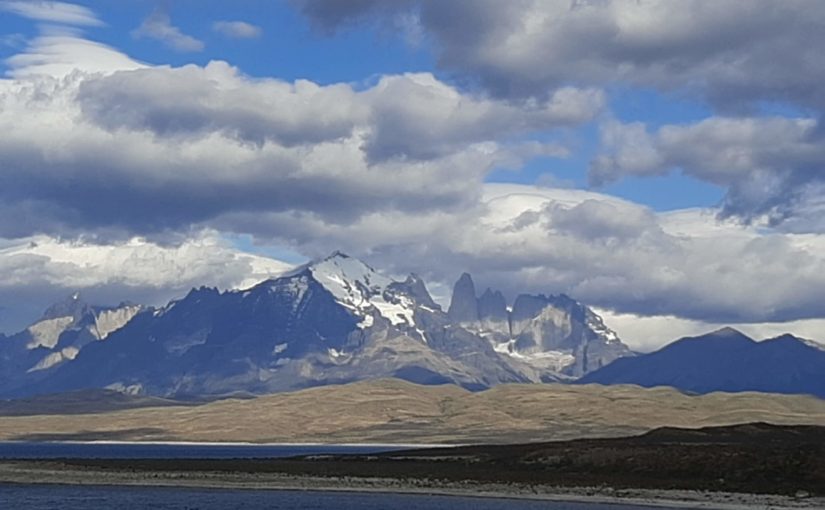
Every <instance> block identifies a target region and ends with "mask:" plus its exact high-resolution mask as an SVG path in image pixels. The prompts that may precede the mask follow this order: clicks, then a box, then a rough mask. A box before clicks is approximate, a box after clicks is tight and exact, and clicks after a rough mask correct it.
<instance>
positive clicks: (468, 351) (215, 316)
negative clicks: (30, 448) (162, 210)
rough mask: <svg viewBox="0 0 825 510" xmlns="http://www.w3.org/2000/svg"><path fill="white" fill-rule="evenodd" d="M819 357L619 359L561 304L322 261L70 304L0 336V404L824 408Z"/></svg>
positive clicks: (752, 352)
mask: <svg viewBox="0 0 825 510" xmlns="http://www.w3.org/2000/svg"><path fill="white" fill-rule="evenodd" d="M823 357H825V352H823V351H822V350H820V349H818V348H816V347H814V346H812V345H809V344H807V343H805V342H804V341H802V340H800V339H796V338H794V337H791V336H789V335H786V336H785V337H781V338H779V339H776V340H770V341H766V342H755V341H753V340H751V339H749V338H747V337H745V336H744V335H742V334H741V333H738V332H735V331H733V330H724V331H720V332H716V333H712V334H710V335H706V336H705V337H699V338H694V339H683V340H679V341H677V342H674V343H673V344H672V345H670V346H667V347H665V348H663V349H662V350H661V351H658V352H655V353H650V354H643V355H639V354H637V353H634V352H632V351H631V350H630V349H629V348H628V347H627V345H625V344H624V343H623V342H622V341H621V339H619V337H618V335H617V334H616V333H615V332H614V331H612V330H610V329H609V328H608V327H607V326H606V325H605V324H604V322H603V321H602V319H601V317H599V316H598V315H597V314H596V313H595V312H594V311H593V310H592V309H591V308H589V307H587V306H586V305H584V304H582V303H580V302H578V301H576V300H574V299H572V298H570V297H569V296H566V295H563V294H561V295H550V296H546V295H530V294H521V295H518V296H516V298H515V299H514V300H513V301H512V304H510V303H508V301H507V300H506V298H505V297H504V295H503V294H502V293H501V292H499V291H497V290H494V289H489V288H488V289H486V290H485V291H484V292H482V293H481V294H480V295H479V294H478V292H477V291H476V288H475V284H474V282H473V279H472V277H471V276H470V275H469V274H466V273H465V274H463V275H461V277H460V278H459V279H458V281H457V282H456V283H455V286H454V288H453V294H452V298H451V301H450V306H449V308H448V309H447V310H446V311H445V310H443V309H442V308H441V306H440V305H439V304H438V303H436V302H435V300H433V298H432V297H431V295H430V294H429V292H428V290H427V287H426V284H425V282H424V281H423V280H422V279H421V278H419V277H418V276H416V275H414V274H411V275H409V276H408V277H407V278H406V279H404V280H400V281H399V280H393V279H391V278H388V277H386V276H384V275H382V274H381V273H379V272H377V271H375V270H374V269H373V268H371V267H370V266H369V265H367V264H365V263H364V262H362V261H360V260H358V259H356V258H353V257H349V256H347V255H345V254H343V253H340V252H335V253H333V254H331V255H330V256H329V257H326V258H324V259H320V260H317V261H314V262H311V263H308V264H306V265H303V266H300V267H297V268H295V269H294V270H292V271H290V272H287V273H285V274H282V275H280V276H278V277H275V278H272V279H269V280H266V281H263V282H261V283H259V284H257V285H255V286H253V287H251V288H248V289H244V290H231V291H224V292H221V291H218V290H217V289H214V288H207V287H201V288H198V289H193V290H192V291H190V292H189V293H188V294H187V295H186V296H184V297H183V298H181V299H178V300H175V301H172V302H170V303H169V304H167V305H166V306H163V307H159V308H155V307H149V306H141V305H135V304H130V303H122V304H121V305H118V306H115V307H96V306H90V305H88V304H86V303H84V302H83V299H82V298H81V296H80V295H79V294H74V295H72V296H71V297H70V298H69V299H68V300H66V301H65V302H64V303H60V304H57V305H54V306H52V307H51V308H49V309H48V310H47V311H46V312H45V313H44V315H43V317H42V318H41V319H40V320H39V321H37V322H36V323H35V324H33V325H31V326H30V327H28V328H27V329H26V330H24V331H22V332H20V333H17V334H15V335H12V336H10V337H3V336H2V335H0V396H2V397H5V398H19V397H30V396H33V395H41V394H53V393H63V392H76V391H81V390H87V389H107V390H115V391H118V392H122V393H129V394H135V395H146V396H154V397H172V398H177V399H201V398H213V397H221V396H227V395H252V394H267V393H275V392H282V391H290V390H296V389H301V388H307V387H312V386H321V385H328V384H338V383H349V382H353V381H359V380H370V379H377V378H384V377H394V378H399V379H404V380H407V381H410V382H414V383H419V384H447V383H451V384H457V385H459V386H462V387H464V388H467V389H471V390H480V389H485V388H489V387H491V386H495V385H498V384H503V383H542V382H583V383H590V382H592V383H601V384H616V383H631V384H637V385H641V386H657V385H669V386H673V387H676V388H678V389H681V390H684V391H688V392H695V393H707V392H711V391H718V390H723V391H744V390H755V391H768V392H779V393H810V394H814V395H819V396H825V386H824V385H823V383H825V380H824V379H823V378H822V377H819V376H818V374H822V373H825V359H823Z"/></svg>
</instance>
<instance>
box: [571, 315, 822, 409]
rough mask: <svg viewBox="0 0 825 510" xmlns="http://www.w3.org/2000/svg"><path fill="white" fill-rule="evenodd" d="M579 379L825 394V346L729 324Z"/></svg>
mask: <svg viewBox="0 0 825 510" xmlns="http://www.w3.org/2000/svg"><path fill="white" fill-rule="evenodd" d="M578 382H580V383H599V384H637V385H639V386H645V387H652V386H672V387H674V388H677V389H680V390H682V391H685V392H690V393H699V394H705V393H711V392H714V391H727V392H740V391H761V392H769V393H786V394H794V393H797V394H810V395H816V396H818V397H820V398H825V350H823V349H822V347H820V346H817V345H816V344H814V343H812V342H808V341H805V340H802V339H799V338H796V337H794V336H792V335H782V336H780V337H777V338H771V339H769V340H764V341H761V342H757V341H755V340H753V339H751V338H749V337H747V336H745V335H744V334H742V333H740V332H739V331H736V330H735V329H731V328H725V329H721V330H719V331H715V332H713V333H709V334H707V335H702V336H698V337H689V338H682V339H680V340H677V341H675V342H673V343H671V344H669V345H667V346H665V347H663V348H662V349H660V350H658V351H656V352H652V353H650V354H644V355H640V356H636V357H634V358H626V359H620V360H616V361H614V362H613V363H611V364H610V365H608V366H605V367H603V368H601V369H599V370H596V371H594V372H591V373H589V374H586V375H585V376H584V377H582V378H581V379H579V381H578Z"/></svg>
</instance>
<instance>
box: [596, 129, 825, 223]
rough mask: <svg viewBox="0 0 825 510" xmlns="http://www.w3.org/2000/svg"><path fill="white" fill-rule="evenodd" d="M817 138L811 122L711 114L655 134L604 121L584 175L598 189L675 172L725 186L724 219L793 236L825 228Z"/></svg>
mask: <svg viewBox="0 0 825 510" xmlns="http://www.w3.org/2000/svg"><path fill="white" fill-rule="evenodd" d="M823 141H825V138H823V136H822V134H821V128H820V126H819V125H818V123H817V121H816V120H814V119H810V118H782V117H759V118H756V117H737V118H725V117H711V118H708V119H704V120H702V121H700V122H697V123H694V124H685V125H665V126H662V127H660V128H658V129H657V130H656V131H655V132H650V131H649V130H648V129H647V128H646V126H644V125H643V124H641V123H631V124H621V123H618V122H608V123H606V124H605V125H604V126H603V127H602V142H603V143H602V152H601V154H600V155H598V156H597V157H596V159H595V160H594V161H593V163H592V165H591V168H590V178H591V180H592V181H593V182H594V183H597V184H601V183H604V182H607V181H612V180H616V179H619V178H620V177H623V176H627V175H634V176H649V175H664V174H667V173H669V172H672V171H674V170H677V169H678V170H680V171H681V172H683V173H685V174H687V175H690V176H692V177H695V178H697V179H701V180H703V181H707V182H711V183H713V184H717V185H720V186H724V187H726V188H727V190H728V192H727V196H726V197H725V201H724V204H723V208H722V214H723V215H725V216H735V217H738V218H743V219H745V220H747V221H752V220H759V219H760V218H762V217H767V218H768V220H769V221H771V222H773V223H775V224H783V223H784V224H785V227H787V228H791V229H794V230H797V231H804V230H809V229H811V230H814V231H817V230H818V229H822V228H823V226H825V225H823V222H822V220H821V213H822V212H823V209H822V205H821V198H820V197H821V194H820V193H817V190H820V189H822V187H825V176H823V174H822V171H821V169H822V168H823V166H825V144H823ZM788 220H790V221H788ZM819 231H821V230H819Z"/></svg>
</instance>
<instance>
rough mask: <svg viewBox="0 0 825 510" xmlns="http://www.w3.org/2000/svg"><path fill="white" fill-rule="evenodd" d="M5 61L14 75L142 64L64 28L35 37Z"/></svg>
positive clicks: (104, 70)
mask: <svg viewBox="0 0 825 510" xmlns="http://www.w3.org/2000/svg"><path fill="white" fill-rule="evenodd" d="M6 64H7V65H8V66H9V70H8V75H9V76H11V77H13V78H24V77H27V76H37V75H45V76H51V77H55V78H59V77H64V76H66V75H68V74H71V73H73V72H76V71H85V72H88V73H112V72H114V71H119V70H128V69H140V68H142V67H145V66H144V65H143V64H141V63H140V62H137V61H135V60H133V59H131V58H129V57H128V56H126V55H124V54H123V53H121V52H119V51H117V50H116V49H114V48H112V47H111V46H107V45H105V44H101V43H98V42H94V41H90V40H87V39H84V38H82V37H77V36H76V35H73V34H71V33H66V32H64V31H49V32H48V33H46V34H44V35H41V36H39V37H37V38H35V39H34V40H32V41H31V42H30V43H29V45H28V47H27V48H26V49H25V50H24V51H23V52H22V53H18V54H17V55H14V56H12V57H10V58H8V59H7V60H6ZM6 86H11V87H14V86H15V84H14V83H7V84H6Z"/></svg>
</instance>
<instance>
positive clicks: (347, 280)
mask: <svg viewBox="0 0 825 510" xmlns="http://www.w3.org/2000/svg"><path fill="white" fill-rule="evenodd" d="M301 274H310V275H311V276H312V278H313V279H314V280H315V281H317V282H318V283H319V284H320V285H321V286H322V287H324V288H325V289H326V290H327V291H329V292H330V294H332V295H333V297H334V298H335V300H336V301H337V302H338V303H340V304H341V305H342V306H344V307H345V308H347V309H349V310H350V311H351V312H353V313H354V314H355V315H356V316H357V317H359V318H360V319H361V322H360V323H359V324H358V326H359V327H360V328H367V327H371V326H372V325H373V324H374V320H375V318H376V316H381V317H384V318H385V319H387V320H388V321H389V322H390V324H392V325H393V326H407V327H410V328H415V320H414V318H413V315H414V309H415V306H414V300H413V299H412V298H411V297H409V296H406V295H403V294H402V293H399V292H394V291H393V289H391V286H393V284H399V283H400V282H396V281H395V280H393V279H391V278H388V277H386V276H384V275H382V274H380V273H378V272H377V271H376V270H375V269H373V268H372V267H370V266H369V265H368V264H366V263H365V262H363V261H361V260H359V259H357V258H355V257H351V256H349V255H347V254H345V253H343V252H340V251H335V252H333V253H332V254H330V255H329V256H328V257H325V258H323V259H319V260H316V261H313V262H310V263H308V264H305V265H303V266H300V267H298V268H296V269H295V270H294V271H291V272H290V273H287V274H286V275H284V277H286V278H291V277H295V276H298V275H301ZM422 339H423V338H422Z"/></svg>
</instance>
